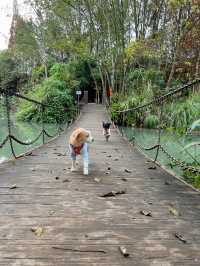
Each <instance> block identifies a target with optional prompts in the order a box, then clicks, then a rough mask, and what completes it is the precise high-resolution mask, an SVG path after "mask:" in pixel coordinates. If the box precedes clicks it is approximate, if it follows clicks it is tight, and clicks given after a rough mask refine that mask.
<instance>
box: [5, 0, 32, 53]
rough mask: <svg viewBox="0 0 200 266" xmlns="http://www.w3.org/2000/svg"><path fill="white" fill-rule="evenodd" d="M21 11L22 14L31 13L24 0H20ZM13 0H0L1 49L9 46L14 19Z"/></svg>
mask: <svg viewBox="0 0 200 266" xmlns="http://www.w3.org/2000/svg"><path fill="white" fill-rule="evenodd" d="M18 5H19V12H20V14H21V15H22V16H26V15H27V13H28V12H29V13H30V8H29V9H28V8H27V5H25V4H24V0H18ZM12 11H13V0H0V50H3V49H6V48H7V47H8V40H9V32H10V25H11V21H12Z"/></svg>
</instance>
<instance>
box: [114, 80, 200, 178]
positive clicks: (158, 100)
mask: <svg viewBox="0 0 200 266" xmlns="http://www.w3.org/2000/svg"><path fill="white" fill-rule="evenodd" d="M199 84H200V79H196V80H194V81H192V82H189V83H188V84H186V85H183V86H181V87H179V88H177V89H175V90H170V92H168V93H166V94H164V95H162V96H160V97H156V98H154V99H153V100H152V101H150V102H148V103H145V104H142V105H139V106H136V107H134V108H128V109H125V110H120V111H115V112H116V113H120V114H122V121H124V120H125V115H126V113H128V112H136V111H138V110H140V109H145V108H147V107H149V106H152V105H155V104H156V105H157V106H159V107H160V116H159V123H158V124H159V128H158V139H157V144H156V145H153V146H151V147H148V148H147V147H142V146H141V145H140V144H138V143H136V140H135V137H134V138H132V140H131V141H134V142H135V143H136V145H137V146H138V147H139V148H141V149H144V150H146V151H150V150H154V149H156V155H155V158H154V160H153V161H154V163H155V162H156V161H157V158H158V154H159V151H162V152H163V153H164V154H166V155H167V157H168V158H169V159H170V160H171V161H172V162H174V163H175V164H176V165H177V166H180V168H182V169H183V170H188V171H191V172H192V173H200V168H198V167H194V166H191V165H188V163H187V162H184V161H181V160H178V159H177V158H175V157H174V156H172V155H171V154H169V153H168V151H167V150H166V149H164V147H163V146H162V145H161V131H162V122H163V106H164V103H165V102H167V101H168V100H169V99H171V98H172V97H174V96H176V97H177V98H180V97H182V96H184V93H185V92H189V91H192V92H194V91H195V89H196V88H195V86H196V85H199ZM122 134H123V131H122ZM191 157H193V156H191ZM195 162H197V161H195Z"/></svg>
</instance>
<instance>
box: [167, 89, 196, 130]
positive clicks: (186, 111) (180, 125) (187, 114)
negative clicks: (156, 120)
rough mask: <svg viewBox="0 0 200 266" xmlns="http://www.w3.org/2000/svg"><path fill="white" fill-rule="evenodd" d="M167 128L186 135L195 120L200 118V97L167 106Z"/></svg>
mask: <svg viewBox="0 0 200 266" xmlns="http://www.w3.org/2000/svg"><path fill="white" fill-rule="evenodd" d="M164 114H165V126H166V127H171V128H173V129H175V130H177V131H179V132H180V133H185V132H186V131H187V129H188V128H189V126H190V125H191V124H192V123H193V121H194V120H196V119H198V118H199V117H200V95H198V94H195V95H192V96H190V97H189V98H187V99H182V101H180V100H179V101H178V102H173V103H171V104H168V105H165V109H164Z"/></svg>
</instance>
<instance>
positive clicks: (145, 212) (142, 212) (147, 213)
mask: <svg viewBox="0 0 200 266" xmlns="http://www.w3.org/2000/svg"><path fill="white" fill-rule="evenodd" d="M140 213H141V214H142V215H145V216H149V217H152V214H151V212H150V211H145V210H142V211H140Z"/></svg>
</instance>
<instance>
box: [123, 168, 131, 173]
mask: <svg viewBox="0 0 200 266" xmlns="http://www.w3.org/2000/svg"><path fill="white" fill-rule="evenodd" d="M124 172H126V173H132V171H131V170H129V169H124Z"/></svg>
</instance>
